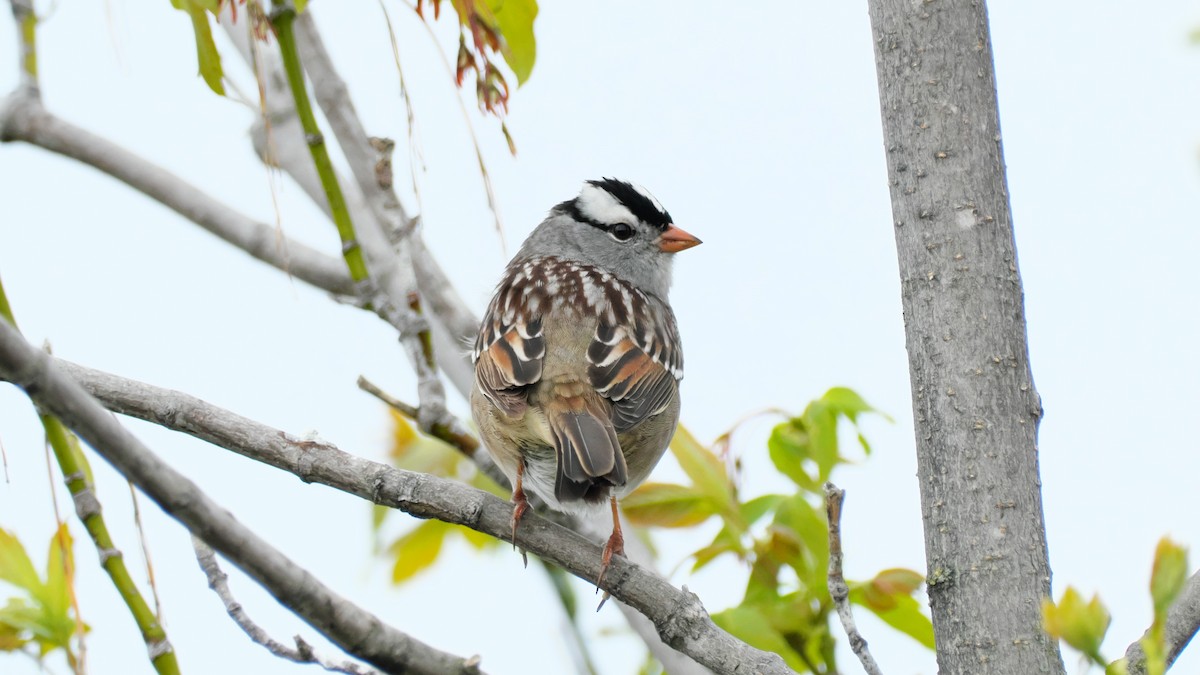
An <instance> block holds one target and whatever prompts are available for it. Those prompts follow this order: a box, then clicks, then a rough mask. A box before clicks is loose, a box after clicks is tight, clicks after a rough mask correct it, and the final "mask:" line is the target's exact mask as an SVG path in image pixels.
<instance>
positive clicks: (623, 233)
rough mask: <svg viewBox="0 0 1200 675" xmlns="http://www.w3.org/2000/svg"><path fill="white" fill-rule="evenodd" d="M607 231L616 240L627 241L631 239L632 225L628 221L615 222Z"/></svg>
mask: <svg viewBox="0 0 1200 675" xmlns="http://www.w3.org/2000/svg"><path fill="white" fill-rule="evenodd" d="M608 233H609V234H611V235H612V238H613V239H616V240H617V241H629V240H630V239H633V226H632V225H630V224H629V223H617V224H616V225H613V226H612V228H610V229H609V230H608Z"/></svg>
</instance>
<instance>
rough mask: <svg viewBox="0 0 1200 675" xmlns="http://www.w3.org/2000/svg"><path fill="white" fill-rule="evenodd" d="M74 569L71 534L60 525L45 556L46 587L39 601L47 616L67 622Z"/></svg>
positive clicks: (64, 525)
mask: <svg viewBox="0 0 1200 675" xmlns="http://www.w3.org/2000/svg"><path fill="white" fill-rule="evenodd" d="M74 568H75V557H74V555H72V540H71V532H70V530H68V529H67V524H66V523H62V524H60V525H59V527H58V532H57V533H56V534H55V535H54V536H53V537H51V539H50V552H49V553H48V554H47V556H46V586H45V593H44V594H43V595H42V596H41V598H40V599H41V601H42V605H43V607H45V609H46V614H47V615H52V616H55V617H60V616H61V617H67V618H68V620H69V617H68V611H69V610H70V605H71V595H70V592H71V590H70V585H71V584H72V583H74V580H73V577H74V576H75V573H74Z"/></svg>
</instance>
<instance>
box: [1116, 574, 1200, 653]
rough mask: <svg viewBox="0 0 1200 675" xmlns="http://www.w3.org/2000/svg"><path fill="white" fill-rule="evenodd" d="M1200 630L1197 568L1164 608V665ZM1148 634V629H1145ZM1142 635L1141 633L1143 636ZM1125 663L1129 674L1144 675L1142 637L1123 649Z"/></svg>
mask: <svg viewBox="0 0 1200 675" xmlns="http://www.w3.org/2000/svg"><path fill="white" fill-rule="evenodd" d="M1198 630H1200V572H1196V573H1195V574H1193V575H1192V576H1191V578H1189V579H1188V580H1187V584H1185V585H1184V587H1183V591H1182V592H1180V594H1179V597H1178V598H1176V599H1175V604H1173V605H1171V609H1169V610H1168V611H1167V628H1166V631H1164V638H1165V639H1166V650H1165V653H1166V657H1167V667H1168V668H1170V667H1171V664H1173V663H1175V659H1176V658H1178V657H1179V653H1180V652H1182V651H1183V649H1184V647H1187V646H1188V643H1189V642H1191V641H1192V638H1193V637H1195V635H1196V632H1197V631H1198ZM1146 632H1147V634H1148V633H1149V630H1147V631H1146ZM1143 637H1144V636H1143ZM1125 665H1126V668H1127V669H1128V672H1129V675H1145V673H1146V652H1145V650H1143V649H1142V641H1141V639H1138V640H1135V641H1134V643H1133V644H1131V645H1129V648H1128V649H1126V650H1125Z"/></svg>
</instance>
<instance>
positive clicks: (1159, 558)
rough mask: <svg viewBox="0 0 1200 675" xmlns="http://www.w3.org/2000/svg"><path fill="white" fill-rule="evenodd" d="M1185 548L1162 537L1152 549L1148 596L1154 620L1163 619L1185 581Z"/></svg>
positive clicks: (1186, 566)
mask: <svg viewBox="0 0 1200 675" xmlns="http://www.w3.org/2000/svg"><path fill="white" fill-rule="evenodd" d="M1187 571H1188V562H1187V549H1185V548H1183V547H1182V546H1180V545H1179V544H1176V543H1175V542H1173V541H1171V540H1170V539H1168V538H1166V537H1163V538H1162V539H1160V540H1159V542H1158V546H1157V547H1156V548H1155V550H1154V569H1153V571H1152V572H1151V574H1150V597H1151V598H1153V600H1154V617H1155V618H1154V620H1155V621H1159V620H1162V621H1165V620H1166V616H1167V610H1168V609H1170V608H1171V604H1172V603H1174V602H1175V598H1176V597H1178V596H1179V592H1180V591H1182V590H1183V585H1184V584H1185V583H1187Z"/></svg>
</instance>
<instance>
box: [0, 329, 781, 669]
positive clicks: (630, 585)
mask: <svg viewBox="0 0 1200 675" xmlns="http://www.w3.org/2000/svg"><path fill="white" fill-rule="evenodd" d="M5 335H6V332H5V331H4V330H2V329H0V376H2V375H3V371H4V368H5V364H4V355H5V350H6V344H5V343H6V340H5V339H4V338H5ZM54 366H55V368H54V370H61V371H63V372H65V373H67V374H68V375H70V377H71V378H73V379H74V380H75V381H77V382H79V384H81V385H82V386H83V387H84V388H85V389H86V390H87V391H89V392H90V393H91V394H92V395H94V396H96V397H97V398H98V399H99V400H100V401H101V402H102V403H103V404H104V405H105V406H107V407H108V408H109V409H111V410H112V411H113V412H117V413H120V414H124V415H130V416H133V417H136V418H138V419H142V420H146V421H148V422H152V423H154V424H158V425H161V426H164V427H167V428H169V429H174V430H177V431H182V432H184V433H187V434H191V435H192V436H195V437H197V438H200V439H202V440H205V441H208V442H209V443H213V444H215V445H217V446H218V447H222V448H226V449H228V450H231V451H233V452H236V453H238V454H240V455H243V456H245V457H248V458H250V459H253V460H255V461H259V462H263V463H265V464H268V465H271V466H274V467H276V468H279V469H282V470H284V471H288V472H290V473H292V474H295V475H296V476H298V477H299V478H300V479H301V480H303V481H304V482H305V483H319V484H321V485H327V486H329V487H332V488H335V489H338V490H341V491H343V492H347V493H350V494H353V495H357V496H359V497H361V498H363V499H366V500H369V501H372V502H374V503H376V504H381V505H383V506H387V507H390V508H395V509H399V510H401V511H404V512H406V513H409V514H411V515H414V516H417V517H419V518H437V519H438V520H441V521H444V522H447V523H453V524H458V525H464V526H466V527H469V528H471V529H473V530H476V531H478V532H483V533H485V534H488V535H491V536H493V537H495V538H497V539H501V540H504V541H511V537H512V506H511V505H510V504H509V503H507V502H505V501H502V500H500V499H499V498H497V497H495V496H493V495H491V494H489V493H487V492H484V491H482V490H477V489H475V488H472V487H470V486H468V485H464V484H462V483H460V482H457V481H453V480H448V479H443V478H437V477H435V476H430V475H426V474H419V473H413V472H410V471H404V470H401V469H396V468H393V467H390V466H387V465H384V464H381V463H379V462H372V461H370V460H367V459H363V458H362V457H360V456H357V455H354V454H352V453H347V452H343V451H342V450H339V449H338V448H336V447H334V446H333V445H331V444H328V443H325V442H319V441H310V440H302V439H298V438H295V437H292V436H290V435H289V434H287V433H285V432H283V431H280V430H278V429H273V428H271V427H269V426H267V425H264V424H261V423H258V422H255V421H253V420H250V419H247V418H244V417H241V416H239V415H237V414H235V413H232V412H229V411H227V410H223V409H221V408H219V407H217V406H214V405H212V404H209V403H206V402H204V401H201V400H199V399H197V398H195V397H193V396H189V395H187V394H183V393H181V392H177V391H172V390H169V389H163V388H160V387H154V386H151V385H148V384H144V383H141V382H136V381H133V380H128V379H125V378H121V377H117V376H115V375H111V374H108V373H102V372H100V371H96V370H92V369H89V368H84V367H82V366H79V365H76V364H73V363H70V362H67V361H62V360H58V359H55V360H54ZM43 370H51V369H50V368H45V369H43ZM10 377H11V376H10ZM46 379H47V378H46V377H45V376H42V377H40V378H39V380H38V384H39V385H42V386H40V387H39V388H37V389H35V393H36V395H37V396H39V397H46V396H49V395H54V394H57V393H58V388H57V387H51V388H49V389H48V388H47V387H46ZM53 380H54V381H55V382H58V380H59V378H58V377H57V376H55V377H54V378H53ZM165 470H169V469H165ZM147 480H151V481H152V480H154V476H153V475H151V476H147ZM139 487H142V486H141V484H140V483H139ZM143 490H144V491H147V490H146V488H145V487H143ZM152 497H153V495H152ZM168 511H171V509H168ZM204 536H207V535H204ZM247 536H254V535H252V534H248V535H247ZM208 541H209V543H210V544H212V545H214V546H216V544H217V543H218V542H214V541H213V540H212V539H211V538H209V539H208ZM262 546H266V544H265V543H264V544H262ZM521 546H522V547H524V548H526V549H528V550H529V552H530V553H533V554H535V555H537V556H539V557H541V558H543V559H545V560H547V561H549V562H552V563H554V564H556V565H558V566H559V567H562V568H563V569H565V570H567V571H568V572H570V573H571V574H573V575H575V576H577V577H579V578H581V579H586V580H589V581H590V580H592V579H595V578H596V577H597V575H598V574H599V571H600V570H599V566H600V544H598V543H596V540H595V539H589V538H586V537H584V536H583V535H581V534H579V533H577V532H574V531H572V530H569V529H567V528H565V527H562V526H560V525H557V524H555V523H553V522H551V521H549V520H547V519H546V518H544V517H542V516H541V515H540V514H538V513H536V512H532V513H527V514H525V517H524V519H523V520H522V521H521ZM247 548H252V549H257V548H258V546H252V547H247ZM218 550H219V549H218ZM234 553H237V551H234ZM222 555H224V556H225V557H226V558H229V559H231V560H234V559H235V556H233V555H231V554H230V553H229V552H226V551H222ZM237 564H239V566H241V565H242V563H241V562H238V563H237ZM314 581H315V580H314ZM601 588H602V589H603V590H605V591H609V592H611V593H612V595H613V597H614V598H616V599H618V600H620V601H622V602H623V603H625V604H627V605H629V606H630V607H633V608H634V609H636V610H637V611H639V612H641V613H642V614H644V615H645V616H646V617H647V618H648V619H649V620H650V621H652V622H653V623H654V626H655V628H656V629H657V631H658V634H659V635H660V636H661V637H662V639H663V642H665V643H666V644H667V645H670V647H672V648H674V649H675V650H678V651H679V652H682V653H683V654H686V655H687V656H688V657H690V658H691V659H694V660H695V661H698V662H699V663H700V664H702V665H704V666H706V667H708V668H710V669H711V670H713V671H714V672H716V673H731V674H732V673H739V674H740V673H763V674H766V675H769V674H772V673H780V674H782V673H790V672H791V671H790V670H789V669H788V668H787V666H786V665H785V664H784V663H783V660H782V659H781V658H780V657H779V655H777V654H771V653H768V652H764V651H761V650H759V649H756V648H754V647H751V646H750V645H747V644H746V643H744V642H741V641H740V640H737V639H736V638H734V637H733V636H731V635H729V634H728V633H726V632H724V631H722V630H721V629H719V628H718V627H717V626H716V624H714V623H713V622H712V619H710V618H709V616H708V613H707V612H705V610H704V607H703V605H702V604H701V603H700V600H699V598H697V597H696V596H695V595H694V594H692V593H691V592H689V591H688V590H687V588H686V587H685V588H684V589H683V590H680V589H677V588H675V587H674V586H672V585H671V584H670V583H668V582H667V581H666V580H664V579H662V578H661V577H658V576H657V575H656V574H654V573H653V572H652V571H649V570H647V569H645V568H642V567H640V566H638V565H636V564H633V563H631V562H629V561H628V560H626V559H625V558H622V557H615V558H613V560H612V564H611V566H610V567H609V569H608V572H607V573H606V574H605V576H604V583H603V585H602V587H601ZM276 597H277V598H279V599H280V600H281V601H284V602H287V601H298V600H299V598H295V597H293V596H291V595H280V594H279V593H276ZM364 634H365V633H364ZM672 672H675V671H674V670H673V671H672Z"/></svg>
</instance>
